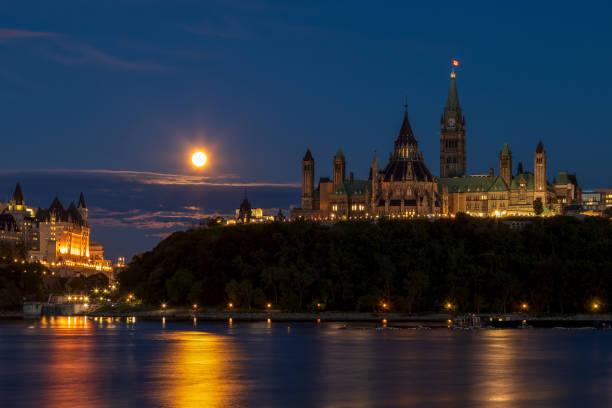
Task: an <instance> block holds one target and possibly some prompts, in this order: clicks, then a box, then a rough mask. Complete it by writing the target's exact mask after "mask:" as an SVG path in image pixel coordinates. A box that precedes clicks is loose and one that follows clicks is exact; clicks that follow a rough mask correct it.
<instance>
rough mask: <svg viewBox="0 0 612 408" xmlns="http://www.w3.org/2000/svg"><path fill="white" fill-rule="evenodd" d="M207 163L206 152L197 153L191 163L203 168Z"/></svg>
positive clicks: (192, 157)
mask: <svg viewBox="0 0 612 408" xmlns="http://www.w3.org/2000/svg"><path fill="white" fill-rule="evenodd" d="M207 161H208V158H207V157H206V154H204V152H195V153H194V154H193V156H191V162H192V163H193V165H194V166H196V167H203V166H204V165H205V164H206V162H207Z"/></svg>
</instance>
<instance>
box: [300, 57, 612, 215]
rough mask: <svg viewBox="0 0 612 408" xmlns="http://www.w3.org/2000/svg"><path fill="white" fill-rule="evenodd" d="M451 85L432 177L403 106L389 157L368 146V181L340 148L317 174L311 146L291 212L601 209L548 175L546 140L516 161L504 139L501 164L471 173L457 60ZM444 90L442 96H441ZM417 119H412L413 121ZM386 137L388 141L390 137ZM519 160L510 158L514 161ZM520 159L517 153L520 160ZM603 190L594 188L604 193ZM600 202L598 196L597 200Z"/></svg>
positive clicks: (572, 180)
mask: <svg viewBox="0 0 612 408" xmlns="http://www.w3.org/2000/svg"><path fill="white" fill-rule="evenodd" d="M451 67H452V68H451V71H450V83H449V87H448V95H447V96H446V103H445V105H444V107H443V109H442V113H441V116H440V151H439V155H440V168H439V177H437V176H435V175H434V174H433V173H432V172H431V171H430V169H428V167H427V165H426V164H425V161H424V155H423V153H422V152H421V151H419V144H418V137H417V135H415V133H414V132H413V130H412V125H411V121H410V119H409V112H408V106H407V104H406V106H405V108H404V114H403V118H402V120H401V125H400V127H399V132H398V134H397V137H396V138H395V141H394V143H393V150H392V152H391V153H390V154H389V156H388V159H387V160H385V159H384V156H380V157H379V155H378V153H377V152H376V151H374V152H373V159H372V163H371V165H370V168H369V172H368V174H369V176H368V178H367V179H356V178H355V177H354V175H353V172H349V175H348V177H347V170H346V167H347V159H346V157H345V156H344V154H343V152H342V149H341V148H338V151H337V152H336V154H335V155H334V157H333V158H332V159H331V160H332V162H333V174H332V175H331V177H329V176H319V179H318V182H317V181H316V178H315V155H314V154H313V153H312V152H311V150H310V149H308V150H306V154H305V155H304V157H303V158H302V196H301V207H300V208H294V209H293V210H292V211H291V218H292V219H296V218H302V219H310V220H324V221H333V220H345V219H367V218H379V217H387V218H413V217H454V216H455V215H456V214H457V213H460V212H461V213H466V214H469V215H472V216H480V217H487V216H492V217H503V216H540V215H542V216H549V215H557V214H567V213H572V212H586V213H592V214H594V213H597V212H598V211H599V210H600V209H601V208H598V206H597V205H595V206H594V207H593V206H592V207H588V206H587V207H583V206H581V204H582V200H581V195H582V194H581V193H582V191H581V188H580V187H579V185H578V181H577V177H576V175H575V174H569V173H568V172H567V171H561V172H559V173H558V174H556V175H554V176H553V177H552V180H551V177H550V175H549V174H547V169H546V167H547V160H548V157H547V154H546V149H545V148H544V146H545V142H546V140H537V139H534V140H532V141H531V144H532V145H533V156H532V157H525V158H522V159H523V160H525V163H529V164H531V163H532V164H533V166H532V167H531V168H529V167H528V165H523V162H521V161H517V162H518V165H517V166H516V168H514V167H513V161H512V159H513V157H512V150H511V147H510V146H509V144H508V143H503V144H502V145H501V146H500V150H499V151H498V152H491V154H492V155H496V156H497V157H498V158H499V168H498V169H497V171H496V169H493V168H490V169H488V171H486V172H483V173H472V174H470V173H469V171H468V160H467V159H468V158H467V153H466V145H467V143H468V138H467V136H466V128H467V123H466V120H465V117H464V114H463V109H462V106H461V104H460V102H459V91H458V85H457V82H458V80H459V78H460V75H458V70H457V69H458V68H459V60H458V59H452V60H451ZM441 96H442V95H441ZM413 120H414V119H413ZM389 142H391V141H390V140H389ZM516 159H517V158H516V157H515V160H516ZM520 159H521V158H519V160H520ZM607 193H609V192H608V191H607V190H606V191H600V192H598V194H600V195H604V196H605V195H606V194H607ZM602 201H603V200H602V199H601V197H600V200H598V202H597V204H599V203H600V202H602Z"/></svg>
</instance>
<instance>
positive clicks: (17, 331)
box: [0, 317, 612, 408]
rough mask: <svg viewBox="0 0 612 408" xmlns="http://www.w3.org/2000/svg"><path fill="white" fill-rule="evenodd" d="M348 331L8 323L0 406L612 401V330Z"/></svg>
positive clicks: (0, 332) (0, 359)
mask: <svg viewBox="0 0 612 408" xmlns="http://www.w3.org/2000/svg"><path fill="white" fill-rule="evenodd" d="M288 326H291V327H290V328H289V327H288ZM339 326H340V325H339V324H332V323H328V324H319V325H317V324H316V323H313V324H305V323H304V324H288V323H275V322H272V323H269V324H267V323H266V322H261V323H242V322H239V323H233V324H231V325H230V324H228V323H225V324H222V323H208V322H206V323H197V324H194V322H166V323H162V322H159V321H132V320H129V319H125V318H124V319H100V320H93V319H92V318H84V317H72V318H67V317H56V318H46V319H44V318H43V319H42V320H38V321H29V322H28V321H25V322H24V321H19V322H0V406H3V407H26V406H27V407H30V406H36V407H38V406H44V407H64V408H66V407H67V408H70V407H120V406H137V407H149V406H154V407H155V406H157V407H492V406H493V407H540V406H542V407H544V406H546V407H576V406H582V407H610V406H612V331H592V330H588V331H587V330H551V329H541V330H481V331H472V332H470V331H452V330H447V329H435V330H406V329H404V330H398V331H377V330H338V327H339Z"/></svg>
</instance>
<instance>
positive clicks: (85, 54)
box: [0, 28, 169, 71]
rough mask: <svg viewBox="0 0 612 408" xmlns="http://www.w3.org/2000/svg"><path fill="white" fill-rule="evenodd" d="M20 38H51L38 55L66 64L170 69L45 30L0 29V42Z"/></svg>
mask: <svg viewBox="0 0 612 408" xmlns="http://www.w3.org/2000/svg"><path fill="white" fill-rule="evenodd" d="M18 39H48V40H49V41H47V42H46V43H45V44H43V45H42V46H41V45H40V44H39V45H37V49H38V50H39V52H40V53H41V54H42V55H43V56H44V57H46V58H48V59H50V60H52V61H55V62H58V63H61V64H65V65H91V66H100V67H106V68H113V69H121V70H125V71H164V70H168V69H169V67H167V66H164V65H161V64H158V63H155V62H149V61H131V60H126V59H122V58H120V57H117V56H115V55H111V54H109V53H107V52H104V51H102V50H100V49H98V48H96V47H94V46H93V45H91V44H87V43H85V42H82V41H76V40H73V39H70V38H69V37H68V36H66V35H63V34H59V33H54V32H44V31H33V30H20V29H13V28H0V41H12V40H18Z"/></svg>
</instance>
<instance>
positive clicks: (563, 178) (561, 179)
mask: <svg viewBox="0 0 612 408" xmlns="http://www.w3.org/2000/svg"><path fill="white" fill-rule="evenodd" d="M557 184H569V179H568V177H567V171H560V172H559V174H558V175H557Z"/></svg>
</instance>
